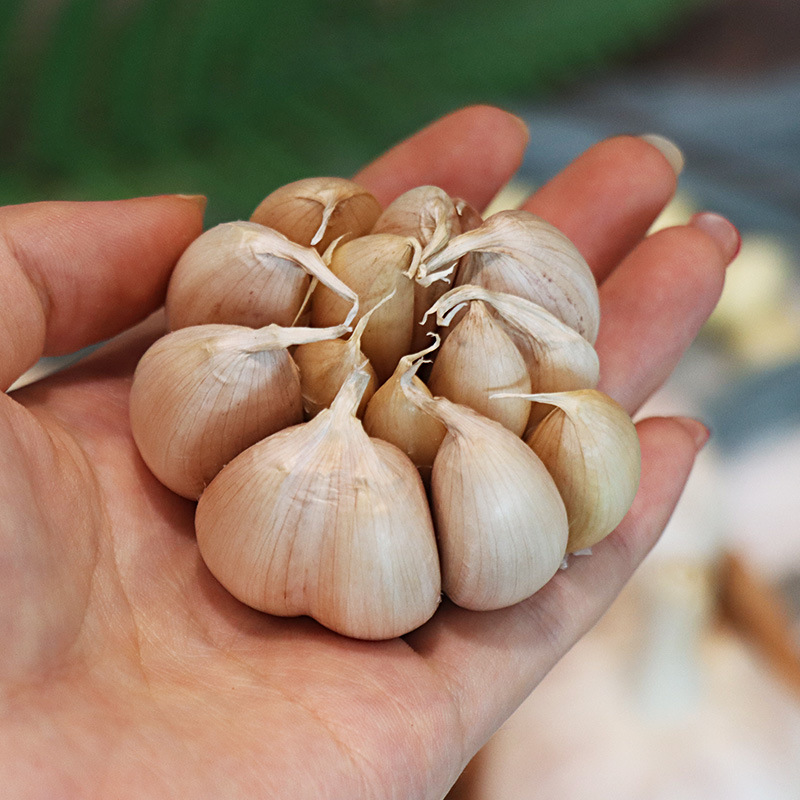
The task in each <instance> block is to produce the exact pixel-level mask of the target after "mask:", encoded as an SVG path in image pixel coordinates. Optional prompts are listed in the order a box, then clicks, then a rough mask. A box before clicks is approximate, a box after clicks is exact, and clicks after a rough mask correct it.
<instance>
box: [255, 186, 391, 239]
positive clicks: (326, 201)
mask: <svg viewBox="0 0 800 800" xmlns="http://www.w3.org/2000/svg"><path fill="white" fill-rule="evenodd" d="M380 213H381V206H380V203H378V201H377V200H376V199H375V198H374V197H373V196H372V195H371V194H370V193H369V192H368V191H367V190H366V189H365V188H364V187H363V186H360V185H359V184H357V183H355V182H354V181H350V180H347V179H345V178H303V179H302V180H299V181H294V182H293V183H287V184H286V185H285V186H281V187H279V188H278V189H276V190H275V191H274V192H271V193H270V194H268V195H267V196H266V197H265V198H264V199H263V200H262V201H261V203H259V205H258V207H257V208H256V209H255V211H253V213H252V214H251V215H250V221H251V222H257V223H258V224H260V225H266V226H267V227H269V228H273V229H274V230H276V231H280V232H281V233H282V234H284V236H286V237H288V238H289V239H291V240H292V241H293V242H297V243H298V244H302V245H306V246H309V247H315V248H316V249H317V251H318V252H319V253H324V252H325V250H326V249H327V248H328V246H329V245H330V243H331V242H333V241H334V240H335V239H338V238H339V237H344V240H345V241H346V240H349V239H353V238H356V237H358V236H364V235H365V234H367V233H369V232H370V230H371V229H372V227H373V225H374V224H375V221H376V220H377V219H378V217H379V216H380Z"/></svg>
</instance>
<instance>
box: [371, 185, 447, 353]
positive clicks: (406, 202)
mask: <svg viewBox="0 0 800 800" xmlns="http://www.w3.org/2000/svg"><path fill="white" fill-rule="evenodd" d="M461 232H462V230H461V217H460V216H459V212H458V209H457V208H456V204H455V203H454V202H453V200H452V199H451V198H450V196H449V195H448V194H447V192H445V191H444V190H443V189H440V188H439V187H438V186H417V187H416V188H415V189H410V190H409V191H407V192H405V193H404V194H401V195H400V196H399V197H398V198H396V199H395V200H394V201H392V203H391V204H390V205H388V206H387V207H386V208H385V209H384V211H383V213H382V214H381V216H380V217H378V221H377V222H376V223H375V227H374V228H373V229H372V233H392V234H395V235H397V236H413V237H414V238H415V239H417V241H419V243H420V244H421V245H422V253H421V258H423V259H424V258H428V257H430V256H432V255H433V254H434V253H436V252H438V251H439V250H441V249H442V248H443V247H444V246H445V245H446V244H447V243H448V242H449V241H450V239H452V238H453V237H454V236H457V235H458V234H459V233H461ZM453 279H454V275H452V274H451V275H450V282H452V280H453ZM447 288H448V284H447V282H445V281H434V282H432V283H429V284H426V285H423V284H421V283H415V284H414V323H415V324H414V329H413V330H414V333H413V338H412V340H411V345H410V349H411V350H420V349H422V348H424V347H425V345H426V344H427V341H428V333H429V332H432V331H433V330H434V327H435V324H436V323H435V321H434V320H433V319H430V320H429V321H428V322H426V323H425V324H421V323H422V320H423V318H424V316H425V312H426V311H427V310H428V309H429V308H430V307H431V305H432V304H433V303H435V302H436V299H437V298H438V297H440V296H441V295H442V294H443V293H444V292H446V291H447Z"/></svg>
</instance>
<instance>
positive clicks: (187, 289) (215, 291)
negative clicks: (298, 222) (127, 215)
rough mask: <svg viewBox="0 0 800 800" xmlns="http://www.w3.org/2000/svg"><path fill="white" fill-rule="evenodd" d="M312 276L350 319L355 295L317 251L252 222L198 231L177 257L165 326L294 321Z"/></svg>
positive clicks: (255, 325)
mask: <svg viewBox="0 0 800 800" xmlns="http://www.w3.org/2000/svg"><path fill="white" fill-rule="evenodd" d="M312 278H314V279H316V280H317V281H319V282H320V283H321V284H323V285H325V286H327V287H329V290H330V291H331V292H333V293H334V294H335V296H337V297H339V298H341V301H342V303H343V304H344V305H345V306H346V307H347V313H345V314H343V315H342V319H341V320H340V322H344V324H349V322H350V320H351V319H352V317H353V315H354V314H355V311H356V304H357V298H356V295H355V293H354V292H353V291H352V290H351V289H350V288H348V287H347V286H346V285H345V284H343V283H342V282H341V281H340V280H339V279H338V278H337V277H336V276H335V275H333V274H331V272H330V270H329V269H328V267H327V266H326V264H325V263H324V262H323V261H322V259H321V258H320V256H319V254H318V253H317V252H316V250H313V249H311V248H309V247H303V246H302V245H299V244H296V243H295V242H291V241H289V239H287V238H286V237H285V236H284V235H283V234H281V233H278V232H277V231H274V230H271V229H269V228H265V227H264V226H263V225H257V224H256V223H254V222H223V223H222V224H221V225H217V226H216V227H214V228H211V229H210V230H207V231H206V232H205V233H202V234H201V235H200V236H198V237H197V239H195V240H194V241H193V242H192V243H191V244H190V245H189V247H187V248H186V250H185V251H184V253H183V255H182V256H181V257H180V259H179V260H178V263H177V264H176V266H175V270H174V272H173V273H172V277H171V278H170V282H169V286H168V288H167V298H166V309H167V320H168V322H169V327H170V329H171V330H177V329H178V328H186V327H188V326H190V325H204V324H207V323H223V324H228V325H246V326H248V327H251V328H259V327H262V326H264V325H269V324H271V323H275V324H276V325H282V326H289V325H292V324H293V323H294V322H295V319H296V317H297V315H298V313H299V312H300V310H301V308H302V306H303V303H304V301H305V298H306V295H307V294H308V291H309V286H310V282H311V279H312ZM337 324H338V323H337Z"/></svg>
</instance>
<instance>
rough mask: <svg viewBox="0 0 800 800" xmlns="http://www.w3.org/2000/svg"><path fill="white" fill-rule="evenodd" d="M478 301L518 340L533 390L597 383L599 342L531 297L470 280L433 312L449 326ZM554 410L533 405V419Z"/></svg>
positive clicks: (450, 294)
mask: <svg viewBox="0 0 800 800" xmlns="http://www.w3.org/2000/svg"><path fill="white" fill-rule="evenodd" d="M474 300H481V301H482V302H484V303H485V304H486V305H487V306H488V307H489V308H491V309H492V312H493V314H494V316H495V317H496V318H497V320H498V322H499V323H501V324H502V326H503V330H504V331H505V332H506V333H507V334H508V336H509V337H510V338H511V340H512V341H513V342H514V344H515V345H516V347H517V350H519V352H520V354H521V355H522V358H523V359H524V361H525V364H526V365H527V368H528V375H529V376H530V383H531V390H532V391H534V392H566V391H571V390H573V389H594V387H595V386H597V381H598V380H599V376H600V361H599V359H598V357H597V352H596V351H595V349H594V347H592V345H591V344H589V342H588V341H587V340H586V339H584V338H583V337H582V336H581V335H580V334H579V333H578V332H577V331H575V330H573V329H572V328H570V327H569V326H568V325H565V324H564V323H563V322H561V320H559V319H558V318H557V317H555V316H553V315H552V314H551V313H550V312H549V311H547V310H546V309H544V308H542V307H541V306H539V305H537V304H536V303H533V302H531V301H530V300H526V299H525V298H522V297H516V296H514V295H510V294H506V293H504V292H493V291H490V290H489V289H485V288H484V287H482V286H473V285H468V284H467V285H464V286H457V287H455V288H454V289H451V290H450V291H449V292H447V293H446V294H445V295H443V296H442V297H441V298H440V299H439V300H438V301H437V303H436V304H435V305H434V306H433V307H432V308H431V309H430V311H429V312H428V313H429V314H431V315H432V316H433V315H436V319H437V322H438V323H439V324H440V325H448V324H450V320H451V319H453V318H454V316H455V315H456V313H458V312H459V311H460V307H461V306H462V305H463V304H465V303H467V302H470V301H474ZM448 396H449V395H448ZM467 405H469V403H467ZM550 410H551V409H550V408H549V407H548V406H546V405H544V406H540V405H534V406H533V407H532V408H531V416H530V419H529V421H528V424H529V425H531V424H533V423H534V422H538V421H539V419H541V418H542V417H543V416H544V415H545V414H547V413H549V412H550Z"/></svg>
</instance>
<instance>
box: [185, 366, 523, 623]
mask: <svg viewBox="0 0 800 800" xmlns="http://www.w3.org/2000/svg"><path fill="white" fill-rule="evenodd" d="M368 380H369V376H368V375H367V373H366V372H364V371H361V370H357V371H355V372H354V373H352V375H351V377H350V378H348V380H347V381H346V382H345V384H344V385H343V387H342V389H341V391H340V392H339V394H338V395H337V397H336V399H335V400H334V402H333V404H332V406H331V408H329V409H325V410H324V411H322V412H321V413H320V414H318V415H317V416H316V417H314V419H313V420H311V421H310V422H306V423H303V424H301V425H297V426H294V427H291V428H287V429H286V430H283V431H280V432H279V433H276V434H273V435H272V436H270V437H269V438H267V439H264V440H263V441H261V442H259V443H258V444H256V445H254V446H253V447H251V448H249V449H248V450H245V451H244V453H242V454H241V455H239V456H238V457H237V458H235V459H234V460H233V461H232V462H231V463H230V464H228V465H227V466H226V467H225V468H224V469H223V470H222V472H220V473H219V475H218V476H217V477H216V478H215V479H214V481H213V482H212V483H211V484H210V485H209V487H208V488H207V489H206V491H205V492H204V493H203V495H202V497H201V498H200V502H199V504H198V506H197V516H196V520H195V526H196V530H197V541H198V545H199V547H200V552H201V554H202V556H203V559H204V560H205V562H206V564H207V565H208V567H209V569H210V570H211V572H212V573H213V574H214V575H215V576H216V577H217V579H218V580H219V581H220V582H221V583H222V584H223V586H225V587H226V588H227V589H228V591H229V592H231V593H232V594H233V595H234V596H235V597H237V598H238V599H239V600H241V601H242V602H244V603H246V604H247V605H249V606H252V607H253V608H256V609H260V610H261V611H266V612H267V613H270V614H277V615H280V616H298V615H302V614H307V615H309V616H311V617H313V618H314V619H316V620H317V621H319V622H321V623H322V624H323V625H325V626H326V627H328V628H330V629H331V630H334V631H337V632H338V633H342V634H345V635H346V636H353V637H357V638H360V639H389V638H393V637H395V636H401V635H403V634H405V633H408V632H409V631H411V630H413V629H414V628H416V627H418V626H419V625H421V624H422V623H423V622H425V621H426V620H427V619H429V618H430V617H431V616H432V615H433V613H434V611H435V610H436V608H437V606H438V604H439V601H440V588H441V587H440V575H439V561H438V555H437V550H436V541H435V537H434V532H433V524H432V521H431V516H430V511H429V509H428V504H427V501H426V498H425V491H424V489H423V486H422V482H421V480H420V477H419V475H418V473H417V471H416V469H415V468H414V466H413V464H411V462H410V461H409V460H408V458H407V457H406V456H405V455H404V454H403V453H401V452H400V450H398V449H397V448H396V447H394V446H393V445H390V444H388V443H386V442H383V441H380V440H379V439H370V437H369V436H368V435H367V434H366V433H365V432H364V429H363V428H362V426H361V423H360V422H359V421H358V420H357V419H356V417H355V416H354V414H355V410H356V408H357V406H358V404H359V402H360V398H361V393H362V392H363V390H364V388H365V386H366V384H367V382H368ZM529 452H530V451H529Z"/></svg>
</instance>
